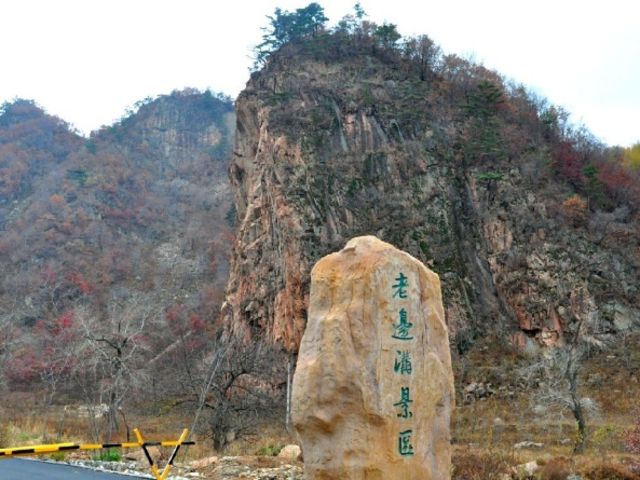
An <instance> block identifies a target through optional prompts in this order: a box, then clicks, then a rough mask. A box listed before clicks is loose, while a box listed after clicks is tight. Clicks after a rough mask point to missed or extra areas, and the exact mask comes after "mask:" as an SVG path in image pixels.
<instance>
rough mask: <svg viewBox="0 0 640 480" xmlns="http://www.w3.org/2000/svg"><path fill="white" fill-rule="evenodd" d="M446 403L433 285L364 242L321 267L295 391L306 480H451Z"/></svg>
mask: <svg viewBox="0 0 640 480" xmlns="http://www.w3.org/2000/svg"><path fill="white" fill-rule="evenodd" d="M453 402H454V393H453V376H452V371H451V358H450V353H449V343H448V334H447V327H446V325H445V323H444V311H443V306H442V298H441V293H440V281H439V278H438V276H437V275H436V274H434V273H433V272H431V271H430V270H428V269H427V268H426V267H425V266H424V265H423V264H422V263H420V262H419V261H418V260H416V259H415V258H413V257H411V256H410V255H408V254H407V253H405V252H401V251H400V250H397V249H396V248H395V247H393V246H392V245H390V244H388V243H385V242H382V241H380V240H378V239H377V238H375V237H372V236H366V237H358V238H355V239H353V240H351V241H349V242H348V243H347V245H346V246H345V248H344V249H343V250H342V251H340V252H338V253H334V254H331V255H328V256H326V257H324V258H323V259H322V260H321V261H319V262H318V263H317V264H316V266H315V267H314V269H313V271H312V274H311V297H310V305H309V318H308V322H307V328H306V330H305V333H304V336H303V338H302V344H301V346H300V352H299V357H298V364H297V367H296V373H295V377H294V382H293V409H292V418H293V422H294V427H295V429H296V432H297V433H298V435H299V437H300V440H301V442H302V449H303V453H304V462H305V474H306V475H307V477H308V478H309V479H310V480H328V479H341V480H364V479H369V480H374V479H403V480H412V479H416V480H418V479H419V480H431V479H433V480H436V479H444V478H449V473H450V462H451V459H450V439H449V421H450V414H451V409H452V407H453Z"/></svg>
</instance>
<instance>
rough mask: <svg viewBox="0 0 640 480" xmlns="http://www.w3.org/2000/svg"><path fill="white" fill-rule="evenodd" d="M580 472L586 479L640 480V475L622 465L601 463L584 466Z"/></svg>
mask: <svg viewBox="0 0 640 480" xmlns="http://www.w3.org/2000/svg"><path fill="white" fill-rule="evenodd" d="M580 474H581V475H582V477H583V478H584V480H640V476H638V475H636V474H635V473H632V472H630V471H629V470H627V469H626V468H624V467H623V466H621V465H614V464H611V463H601V464H598V465H594V466H589V467H587V468H584V469H583V470H582V471H581V472H580Z"/></svg>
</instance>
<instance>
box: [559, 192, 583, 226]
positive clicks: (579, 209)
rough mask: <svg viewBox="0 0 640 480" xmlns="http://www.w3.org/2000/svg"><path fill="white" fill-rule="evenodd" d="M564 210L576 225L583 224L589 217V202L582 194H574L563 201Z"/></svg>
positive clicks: (565, 214)
mask: <svg viewBox="0 0 640 480" xmlns="http://www.w3.org/2000/svg"><path fill="white" fill-rule="evenodd" d="M562 212H563V214H564V216H565V217H567V219H568V220H570V221H571V223H573V225H574V226H578V225H582V224H584V222H585V221H586V219H587V202H586V201H585V199H584V198H582V197H581V196H580V195H577V194H576V195H572V196H571V197H569V198H567V199H566V200H565V201H564V202H562Z"/></svg>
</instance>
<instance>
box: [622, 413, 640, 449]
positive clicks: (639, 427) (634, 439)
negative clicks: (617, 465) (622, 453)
mask: <svg viewBox="0 0 640 480" xmlns="http://www.w3.org/2000/svg"><path fill="white" fill-rule="evenodd" d="M624 446H625V448H626V449H627V450H628V451H629V452H631V453H635V454H636V455H640V419H638V421H637V422H636V425H635V427H633V428H632V429H631V430H629V431H628V432H626V434H625V436H624Z"/></svg>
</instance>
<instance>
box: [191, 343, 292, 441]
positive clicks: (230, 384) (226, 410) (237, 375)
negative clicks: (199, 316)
mask: <svg viewBox="0 0 640 480" xmlns="http://www.w3.org/2000/svg"><path fill="white" fill-rule="evenodd" d="M210 380H211V381H210V383H209V385H210V390H209V392H206V394H205V401H204V404H203V405H204V407H205V408H206V409H207V410H208V411H209V416H208V419H209V427H210V432H211V435H212V437H213V445H214V448H215V449H216V450H218V451H221V450H223V449H224V448H225V447H226V445H227V444H228V443H230V442H232V441H233V440H234V439H235V438H238V437H240V436H242V435H244V434H246V433H248V432H249V431H251V430H252V429H253V428H254V427H256V426H257V425H258V424H259V423H260V421H262V420H268V419H275V418H277V419H279V420H282V419H283V418H284V417H283V415H282V414H283V413H284V406H285V398H284V395H285V386H286V357H285V355H284V354H283V353H282V352H280V351H278V350H277V347H274V346H271V345H268V344H267V343H265V342H263V341H260V340H253V341H251V342H248V343H245V342H243V341H241V340H231V342H230V344H228V345H227V347H226V348H225V350H224V352H223V355H221V356H220V357H219V358H218V359H217V360H216V368H215V369H212V370H211V376H210Z"/></svg>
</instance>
